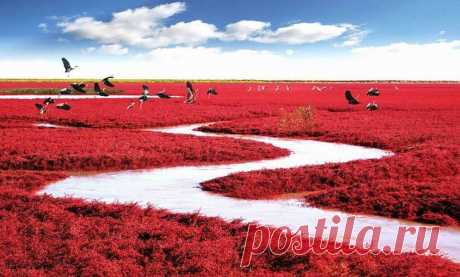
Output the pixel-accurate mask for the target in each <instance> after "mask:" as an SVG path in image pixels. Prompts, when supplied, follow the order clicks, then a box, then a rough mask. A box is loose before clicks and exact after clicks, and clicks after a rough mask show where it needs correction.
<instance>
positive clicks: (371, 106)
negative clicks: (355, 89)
mask: <svg viewBox="0 0 460 277" xmlns="http://www.w3.org/2000/svg"><path fill="white" fill-rule="evenodd" d="M367 96H368V97H372V98H375V97H378V96H380V90H379V89H377V88H370V89H369V90H368V91H367ZM345 99H346V100H347V102H348V104H349V105H352V106H354V105H359V104H361V103H360V102H359V101H358V100H357V99H356V98H355V97H353V95H352V94H351V91H350V90H346V91H345ZM378 109H379V105H377V103H375V101H372V102H370V103H368V104H367V105H366V110H368V111H376V110H378Z"/></svg>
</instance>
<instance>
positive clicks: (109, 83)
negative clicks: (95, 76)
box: [102, 76, 115, 88]
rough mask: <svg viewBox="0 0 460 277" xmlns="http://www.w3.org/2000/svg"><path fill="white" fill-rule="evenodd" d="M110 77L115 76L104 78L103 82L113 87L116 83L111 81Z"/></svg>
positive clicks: (111, 77)
mask: <svg viewBox="0 0 460 277" xmlns="http://www.w3.org/2000/svg"><path fill="white" fill-rule="evenodd" d="M110 79H113V76H109V77H106V78H104V79H102V82H104V85H106V86H108V87H111V88H113V87H114V86H115V85H114V84H112V83H111V82H110Z"/></svg>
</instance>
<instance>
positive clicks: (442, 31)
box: [439, 30, 447, 36]
mask: <svg viewBox="0 0 460 277" xmlns="http://www.w3.org/2000/svg"><path fill="white" fill-rule="evenodd" d="M446 33H447V32H446V31H445V30H441V31H439V35H440V36H444V35H445V34H446Z"/></svg>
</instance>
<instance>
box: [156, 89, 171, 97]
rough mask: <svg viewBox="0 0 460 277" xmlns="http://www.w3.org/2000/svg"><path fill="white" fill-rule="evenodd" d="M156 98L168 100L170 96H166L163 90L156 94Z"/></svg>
mask: <svg viewBox="0 0 460 277" xmlns="http://www.w3.org/2000/svg"><path fill="white" fill-rule="evenodd" d="M157 96H158V97H160V98H161V99H169V98H171V96H169V95H168V94H166V93H165V92H164V90H163V91H160V92H159V93H157Z"/></svg>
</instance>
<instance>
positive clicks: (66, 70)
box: [62, 58, 78, 73]
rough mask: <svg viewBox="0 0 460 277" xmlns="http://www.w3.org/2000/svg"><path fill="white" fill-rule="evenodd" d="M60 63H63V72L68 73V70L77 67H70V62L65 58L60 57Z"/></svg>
mask: <svg viewBox="0 0 460 277" xmlns="http://www.w3.org/2000/svg"><path fill="white" fill-rule="evenodd" d="M62 64H63V65H64V69H65V73H70V71H72V70H74V69H75V68H77V67H78V66H74V67H72V66H71V65H70V62H69V61H68V60H67V59H66V58H62Z"/></svg>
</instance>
